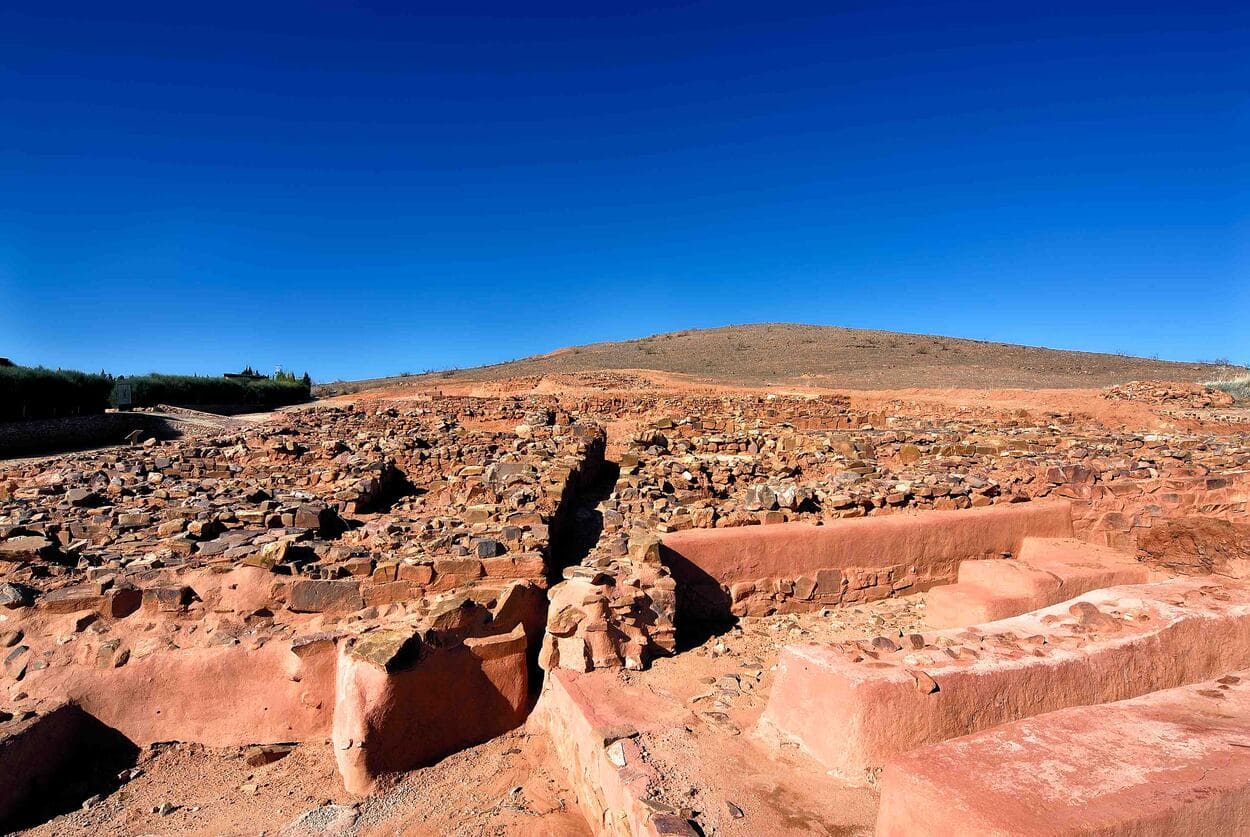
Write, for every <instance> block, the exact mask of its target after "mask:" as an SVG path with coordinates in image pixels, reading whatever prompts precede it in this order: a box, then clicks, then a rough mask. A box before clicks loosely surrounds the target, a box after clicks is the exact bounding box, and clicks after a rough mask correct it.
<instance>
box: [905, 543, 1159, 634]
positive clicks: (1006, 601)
mask: <svg viewBox="0 0 1250 837" xmlns="http://www.w3.org/2000/svg"><path fill="white" fill-rule="evenodd" d="M1149 578H1150V570H1149V568H1148V567H1146V566H1145V565H1144V564H1142V563H1140V562H1138V561H1137V560H1136V559H1134V558H1133V557H1132V556H1131V555H1126V554H1125V553H1123V552H1117V551H1116V550H1114V549H1109V548H1107V547H1105V546H1097V545H1095V544H1090V543H1085V542H1084V541H1079V540H1076V539H1075V538H1035V537H1026V538H1024V539H1023V541H1022V543H1021V547H1020V553H1019V557H1018V558H1017V559H1015V560H997V559H990V560H977V561H963V562H961V563H960V565H959V574H958V581H957V582H956V583H955V584H951V585H947V586H943V587H935V588H933V589H932V590H930V591H929V595H928V597H927V599H926V603H925V607H926V610H925V618H926V621H928V623H929V624H930V625H932V626H933V627H935V628H954V627H961V626H963V625H976V624H980V623H982V622H991V621H994V620H996V619H1005V618H1007V617H1009V616H1015V615H1017V614H1020V613H1027V612H1029V611H1030V610H1036V609H1038V608H1041V607H1047V606H1049V605H1052V604H1056V603H1058V602H1062V601H1066V600H1067V599H1070V598H1073V597H1074V596H1079V595H1081V594H1082V593H1087V592H1089V591H1090V590H1097V589H1098V588H1100V587H1112V586H1115V585H1119V584H1141V583H1144V582H1146V581H1147V580H1149Z"/></svg>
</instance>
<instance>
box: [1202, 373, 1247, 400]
mask: <svg viewBox="0 0 1250 837" xmlns="http://www.w3.org/2000/svg"><path fill="white" fill-rule="evenodd" d="M1207 386H1209V387H1211V388H1212V389H1218V390H1222V391H1224V392H1227V393H1228V394H1229V395H1231V396H1232V397H1233V398H1236V399H1237V400H1238V401H1250V375H1247V376H1245V377H1242V378H1233V379H1232V380H1228V381H1210V382H1208V383H1207Z"/></svg>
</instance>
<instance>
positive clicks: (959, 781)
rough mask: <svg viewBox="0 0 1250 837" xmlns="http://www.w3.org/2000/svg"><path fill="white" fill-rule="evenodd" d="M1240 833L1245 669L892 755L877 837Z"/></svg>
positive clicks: (1248, 718) (1247, 696) (1245, 814)
mask: <svg viewBox="0 0 1250 837" xmlns="http://www.w3.org/2000/svg"><path fill="white" fill-rule="evenodd" d="M1246 833H1250V670H1242V671H1239V672H1236V673H1235V674H1232V675H1227V676H1224V677H1221V678H1219V679H1218V680H1216V681H1209V682H1206V683H1201V684H1197V685H1191V686H1184V687H1181V688H1177V689H1167V690H1165V691H1161V692H1155V693H1154V694H1150V695H1146V696H1144V697H1139V698H1134V699H1132V700H1124V701H1118V702H1115V703H1106V704H1100V705H1098V706H1081V707H1075V708H1072V709H1063V710H1060V711H1058V712H1048V713H1046V714H1044V715H1038V716H1036V717H1033V718H1029V719H1026V720H1022V721H1017V722H1015V723H1011V724H1004V725H1002V726H998V727H995V728H994V729H991V730H986V731H985V732H981V733H977V734H976V735H968V736H964V737H962V738H954V739H951V740H950V741H946V742H943V743H941V744H932V745H929V746H926V747H921V748H919V749H916V750H913V751H912V752H910V753H907V754H906V755H903V756H900V757H898V758H896V759H893V760H892V761H890V763H889V764H888V765H887V766H886V769H885V773H884V775H883V777H882V783H881V810H880V814H879V816H878V820H877V835H878V837H904V835H906V837H924V835H934V837H936V835H943V837H944V835H950V834H961V835H991V834H993V835H999V834H1012V835H1050V836H1052V837H1053V836H1054V835H1077V834H1080V835H1129V834H1131V835H1134V837H1152V835H1160V837H1162V835H1172V834H1246Z"/></svg>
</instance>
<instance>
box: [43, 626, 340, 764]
mask: <svg viewBox="0 0 1250 837" xmlns="http://www.w3.org/2000/svg"><path fill="white" fill-rule="evenodd" d="M317 645H319V646H320V647H315V648H314V647H311V646H308V647H306V649H307V650H305V651H304V652H303V653H304V657H303V658H302V659H301V657H300V656H297V655H296V654H295V653H294V652H292V651H291V648H290V644H289V643H286V642H278V641H274V642H269V643H267V644H266V645H264V646H263V647H261V648H260V649H258V650H251V649H248V648H246V647H245V646H243V645H229V646H218V647H209V648H194V649H186V650H172V651H158V652H156V653H153V654H150V655H148V656H146V657H139V658H132V659H131V660H130V661H129V662H128V663H127V664H126V665H125V666H123V667H122V668H110V669H100V668H95V667H93V666H84V665H69V666H62V667H59V668H49V669H46V670H44V671H42V672H37V673H35V675H34V676H30V677H28V678H27V683H28V691H30V692H31V693H32V694H35V693H38V694H45V695H64V696H66V697H68V698H70V699H72V700H74V701H76V702H77V703H78V704H79V705H80V706H82V708H83V709H84V710H85V711H86V712H88V713H89V714H91V715H92V716H94V717H96V718H98V719H99V720H100V721H101V722H103V723H104V724H107V725H108V726H110V727H112V728H113V729H116V730H118V731H119V732H121V733H122V734H123V735H125V736H126V737H127V738H129V739H130V740H131V741H134V742H135V743H137V744H150V743H152V742H154V741H195V742H197V743H200V744H204V745H207V746H210V747H233V746H240V745H244V744H258V743H274V742H281V741H310V740H316V739H324V738H326V737H327V736H328V735H329V733H330V720H331V715H332V713H333V710H334V660H335V656H334V644H333V643H332V642H329V641H325V642H322V643H318V644H317Z"/></svg>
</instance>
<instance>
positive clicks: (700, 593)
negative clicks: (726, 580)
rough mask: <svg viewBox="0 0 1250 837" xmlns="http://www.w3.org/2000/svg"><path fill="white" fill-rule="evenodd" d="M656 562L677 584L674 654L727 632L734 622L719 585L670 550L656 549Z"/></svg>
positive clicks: (665, 547) (708, 575)
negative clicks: (658, 556)
mask: <svg viewBox="0 0 1250 837" xmlns="http://www.w3.org/2000/svg"><path fill="white" fill-rule="evenodd" d="M660 561H661V563H663V564H664V566H666V567H668V569H669V572H670V573H672V575H673V579H674V580H675V581H676V582H677V652H678V653H681V652H683V651H689V650H690V649H692V648H697V647H698V646H700V645H702V644H704V643H705V642H707V641H708V640H710V639H711V638H712V637H714V636H720V635H721V634H723V633H725V632H727V631H728V630H729V629H730V628H732V627H733V626H734V625H736V624H738V619H737V617H736V616H734V615H733V613H731V612H730V606H731V605H732V602H731V600H730V597H729V593H728V592H727V591H726V590H725V589H724V588H723V587H722V586H721V583H720V582H719V581H717V580H716V578H714V577H713V576H711V575H710V574H708V572H707V571H706V570H704V569H703V568H702V567H700V566H699V565H698V564H695V563H694V562H693V561H691V560H690V559H688V558H686V557H685V556H684V555H682V554H681V553H679V552H676V551H674V550H673V549H672V548H671V547H668V546H665V545H664V544H661V545H660Z"/></svg>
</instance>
